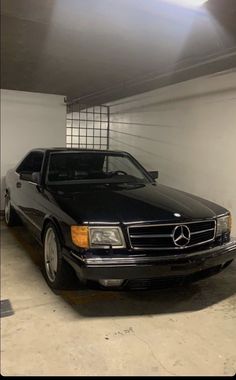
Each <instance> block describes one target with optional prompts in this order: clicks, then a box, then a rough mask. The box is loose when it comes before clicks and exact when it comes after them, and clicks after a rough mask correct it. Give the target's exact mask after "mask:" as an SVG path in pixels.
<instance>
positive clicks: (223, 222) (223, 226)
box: [216, 214, 231, 236]
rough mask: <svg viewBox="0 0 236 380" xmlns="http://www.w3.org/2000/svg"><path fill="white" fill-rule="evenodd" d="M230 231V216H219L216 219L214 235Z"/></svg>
mask: <svg viewBox="0 0 236 380" xmlns="http://www.w3.org/2000/svg"><path fill="white" fill-rule="evenodd" d="M230 231H231V215H230V214H229V215H226V216H221V217H219V218H217V227H216V235H217V236H219V235H222V234H223V233H225V232H230Z"/></svg>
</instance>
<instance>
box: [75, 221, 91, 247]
mask: <svg viewBox="0 0 236 380" xmlns="http://www.w3.org/2000/svg"><path fill="white" fill-rule="evenodd" d="M71 238H72V241H73V243H74V244H75V245H77V246H78V247H80V248H89V230H88V227H86V226H71Z"/></svg>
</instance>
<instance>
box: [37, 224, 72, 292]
mask: <svg viewBox="0 0 236 380" xmlns="http://www.w3.org/2000/svg"><path fill="white" fill-rule="evenodd" d="M43 240H44V241H43V246H44V274H45V278H46V281H47V283H48V285H49V286H50V287H51V288H52V289H64V288H67V287H68V286H70V285H71V284H72V282H73V281H74V279H75V273H74V271H73V269H72V268H71V267H70V265H69V264H68V263H67V262H66V261H65V260H64V259H63V257H62V247H61V243H60V240H59V237H58V233H57V231H56V228H55V226H54V225H53V223H48V224H47V226H46V229H45V233H44V239H43Z"/></svg>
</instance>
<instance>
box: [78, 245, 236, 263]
mask: <svg viewBox="0 0 236 380" xmlns="http://www.w3.org/2000/svg"><path fill="white" fill-rule="evenodd" d="M224 250H225V251H226V253H228V252H230V251H232V250H235V254H236V240H231V241H230V242H229V243H226V244H224V245H220V246H217V247H213V248H208V249H204V250H203V251H199V252H193V253H182V254H175V255H173V254H172V255H169V256H154V257H151V256H135V257H133V256H132V257H130V256H129V257H106V258H101V257H94V258H81V257H79V256H77V255H75V254H74V253H73V252H72V251H70V253H71V254H72V255H73V256H75V257H76V258H77V259H79V260H80V261H82V262H83V264H85V265H95V266H96V265H98V266H99V265H101V266H103V265H106V266H111V267H114V265H116V264H117V265H119V266H122V265H124V266H125V265H127V264H128V265H132V264H138V263H139V264H142V263H144V264H145V263H147V262H148V263H149V262H158V261H163V260H170V261H173V262H175V263H176V260H177V261H178V260H181V259H185V258H186V259H189V258H191V257H196V256H197V257H198V256H200V257H201V256H204V255H205V254H211V253H214V252H215V253H217V252H218V251H224Z"/></svg>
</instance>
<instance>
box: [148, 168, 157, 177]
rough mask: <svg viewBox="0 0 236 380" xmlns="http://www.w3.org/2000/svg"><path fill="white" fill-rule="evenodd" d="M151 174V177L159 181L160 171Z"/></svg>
mask: <svg viewBox="0 0 236 380" xmlns="http://www.w3.org/2000/svg"><path fill="white" fill-rule="evenodd" d="M148 173H149V174H150V176H151V177H152V179H157V178H158V176H159V172H158V170H156V171H151V172H148Z"/></svg>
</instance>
